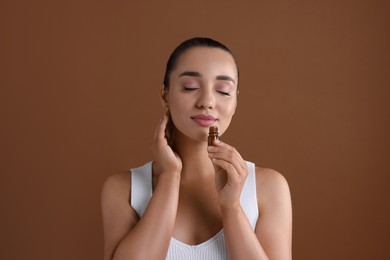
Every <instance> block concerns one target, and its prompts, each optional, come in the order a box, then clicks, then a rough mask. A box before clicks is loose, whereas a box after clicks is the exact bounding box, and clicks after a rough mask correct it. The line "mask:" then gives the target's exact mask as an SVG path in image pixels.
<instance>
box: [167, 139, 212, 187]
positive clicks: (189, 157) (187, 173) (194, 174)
mask: <svg viewBox="0 0 390 260" xmlns="http://www.w3.org/2000/svg"><path fill="white" fill-rule="evenodd" d="M173 149H174V150H175V152H176V153H177V154H178V155H179V157H180V158H181V161H182V164H183V169H182V177H181V178H182V180H191V179H193V178H196V179H199V178H205V177H209V176H210V174H213V173H214V167H213V164H212V163H211V160H210V158H209V157H208V152H207V141H196V140H193V139H190V138H188V137H186V136H184V135H182V134H181V133H177V132H176V133H175V138H174V143H173Z"/></svg>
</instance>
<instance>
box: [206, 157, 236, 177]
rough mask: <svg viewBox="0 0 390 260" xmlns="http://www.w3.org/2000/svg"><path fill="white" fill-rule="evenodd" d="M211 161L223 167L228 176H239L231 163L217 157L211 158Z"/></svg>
mask: <svg viewBox="0 0 390 260" xmlns="http://www.w3.org/2000/svg"><path fill="white" fill-rule="evenodd" d="M212 162H213V164H214V165H215V166H217V167H221V168H222V169H224V170H225V171H226V173H227V175H228V177H229V178H232V179H237V177H238V176H239V174H238V172H237V171H236V169H235V168H234V167H233V165H232V164H230V163H228V162H226V161H224V160H219V159H212Z"/></svg>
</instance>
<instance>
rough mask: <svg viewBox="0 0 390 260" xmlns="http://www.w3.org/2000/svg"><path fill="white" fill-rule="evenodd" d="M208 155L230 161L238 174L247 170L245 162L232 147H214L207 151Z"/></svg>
mask: <svg viewBox="0 0 390 260" xmlns="http://www.w3.org/2000/svg"><path fill="white" fill-rule="evenodd" d="M209 157H210V158H211V159H218V160H224V161H226V162H228V163H231V164H232V165H233V166H234V168H236V170H237V171H238V172H239V173H240V174H241V173H243V174H245V173H246V172H247V165H246V162H245V161H244V159H242V157H241V155H240V154H239V153H238V152H237V151H236V150H235V149H234V148H233V149H231V150H229V149H227V148H215V149H213V150H212V151H210V152H209Z"/></svg>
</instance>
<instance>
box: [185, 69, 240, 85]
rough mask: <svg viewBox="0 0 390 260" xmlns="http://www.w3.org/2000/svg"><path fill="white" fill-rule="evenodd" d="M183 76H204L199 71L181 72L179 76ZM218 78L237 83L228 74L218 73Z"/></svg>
mask: <svg viewBox="0 0 390 260" xmlns="http://www.w3.org/2000/svg"><path fill="white" fill-rule="evenodd" d="M183 76H190V77H195V78H201V77H202V74H200V73H199V72H197V71H184V72H183V73H181V74H180V75H179V77H183ZM216 79H217V80H226V81H231V82H233V83H234V84H235V83H236V82H235V81H234V79H233V78H232V77H230V76H228V75H218V76H217V77H216Z"/></svg>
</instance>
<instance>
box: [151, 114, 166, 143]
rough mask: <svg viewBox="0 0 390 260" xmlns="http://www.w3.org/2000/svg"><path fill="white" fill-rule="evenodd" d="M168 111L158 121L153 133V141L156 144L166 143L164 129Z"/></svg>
mask: <svg viewBox="0 0 390 260" xmlns="http://www.w3.org/2000/svg"><path fill="white" fill-rule="evenodd" d="M168 114H169V112H168V110H166V111H165V113H164V115H163V117H162V118H161V120H160V123H159V125H158V126H157V128H156V130H155V132H154V141H155V142H156V143H161V142H167V140H166V138H165V129H166V127H167V123H168V118H169V117H168Z"/></svg>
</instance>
